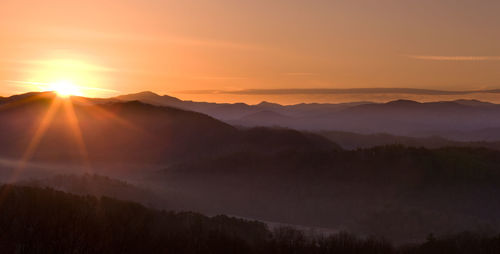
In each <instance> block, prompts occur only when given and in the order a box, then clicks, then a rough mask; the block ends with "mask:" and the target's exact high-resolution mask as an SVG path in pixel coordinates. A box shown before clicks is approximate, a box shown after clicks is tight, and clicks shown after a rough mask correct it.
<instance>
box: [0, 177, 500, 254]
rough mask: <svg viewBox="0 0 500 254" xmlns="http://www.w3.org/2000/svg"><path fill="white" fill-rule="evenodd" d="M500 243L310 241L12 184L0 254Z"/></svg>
mask: <svg viewBox="0 0 500 254" xmlns="http://www.w3.org/2000/svg"><path fill="white" fill-rule="evenodd" d="M499 251H500V237H488V236H481V235H475V234H471V233H469V234H460V235H456V236H448V237H443V238H436V237H433V236H431V237H429V238H428V240H427V241H426V242H425V243H423V244H419V245H413V246H405V247H401V248H395V247H393V246H392V245H391V244H390V243H389V242H387V241H385V240H383V239H377V238H361V237H356V236H354V235H351V234H347V233H339V234H334V235H329V236H310V235H307V234H305V233H304V232H301V231H299V230H295V229H292V228H286V227H284V228H278V229H275V230H269V229H268V228H267V226H266V225H265V224H263V223H260V222H253V221H247V220H243V219H236V218H230V217H227V216H223V215H220V216H215V217H207V216H204V215H201V214H197V213H190V212H167V211H159V210H154V209H150V208H146V207H144V206H142V205H139V204H137V203H133V202H126V201H119V200H115V199H111V198H106V197H102V198H96V197H93V196H77V195H72V194H68V193H64V192H60V191H56V190H53V189H41V188H33V187H20V186H12V185H5V186H2V187H1V189H0V253H242V254H245V253H296V254H301V253H304V254H305V253H308V254H310V253H311V254H315V253H317V254H323V253H325V254H326V253H408V254H413V253H499Z"/></svg>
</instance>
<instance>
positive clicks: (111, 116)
mask: <svg viewBox="0 0 500 254" xmlns="http://www.w3.org/2000/svg"><path fill="white" fill-rule="evenodd" d="M72 100H75V101H77V102H80V103H83V104H86V105H93V104H94V103H92V102H91V101H89V100H88V99H86V98H84V97H73V98H72ZM91 113H94V114H96V115H97V116H98V117H102V118H106V119H108V120H111V121H114V122H116V123H118V124H120V125H121V126H123V127H126V128H128V129H130V130H134V131H137V132H144V130H142V129H141V128H139V127H138V126H137V125H135V124H133V123H131V122H130V121H127V120H125V119H123V118H121V117H119V116H117V115H116V114H114V113H113V112H110V111H108V110H106V109H104V108H102V107H100V106H99V105H95V107H93V108H92V111H91Z"/></svg>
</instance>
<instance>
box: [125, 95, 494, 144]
mask: <svg viewBox="0 0 500 254" xmlns="http://www.w3.org/2000/svg"><path fill="white" fill-rule="evenodd" d="M116 99H119V100H126V101H128V100H140V101H143V102H146V103H151V104H155V105H163V106H172V107H177V108H181V109H186V110H192V111H197V112H201V113H204V114H207V115H210V116H212V117H214V118H217V119H220V120H222V121H225V122H227V123H230V124H233V125H239V126H249V127H252V126H281V127H287V128H293V129H299V130H308V131H347V132H356V133H362V134H374V133H387V134H392V135H403V136H413V137H427V136H441V137H444V138H447V139H452V140H457V141H496V140H500V131H499V130H500V105H497V104H492V103H487V102H481V101H476V100H457V101H443V102H427V103H420V102H416V101H409V100H397V101H391V102H387V103H370V102H356V103H341V104H297V105H279V104H275V103H269V102H262V103H260V104H257V105H247V104H242V103H236V104H219V103H205V102H192V101H182V100H179V99H177V98H174V97H170V96H159V95H156V94H154V93H151V92H144V93H138V94H130V95H125V96H120V97H117V98H116Z"/></svg>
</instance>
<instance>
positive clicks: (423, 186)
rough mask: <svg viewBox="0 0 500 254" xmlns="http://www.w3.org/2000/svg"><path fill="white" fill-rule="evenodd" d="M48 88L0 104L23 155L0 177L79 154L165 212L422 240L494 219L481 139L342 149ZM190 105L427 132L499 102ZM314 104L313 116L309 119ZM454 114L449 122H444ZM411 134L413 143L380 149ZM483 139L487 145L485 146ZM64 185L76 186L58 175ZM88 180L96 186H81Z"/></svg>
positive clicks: (319, 138) (0, 129)
mask: <svg viewBox="0 0 500 254" xmlns="http://www.w3.org/2000/svg"><path fill="white" fill-rule="evenodd" d="M154 97H155V98H156V96H154ZM54 98H55V95H54V94H52V93H30V94H25V95H19V96H14V97H9V98H4V99H3V100H2V101H1V102H0V143H1V144H2V146H0V158H8V159H9V160H10V161H13V160H14V161H15V160H20V159H25V160H27V161H29V162H30V165H28V166H27V167H26V168H21V167H16V165H15V163H8V164H5V166H2V167H1V168H0V170H1V171H2V175H7V176H9V175H23V174H27V173H28V172H29V171H30V170H32V168H31V167H32V165H33V164H43V167H44V168H45V169H46V171H45V172H49V173H48V174H50V172H51V171H50V169H51V168H52V167H53V168H54V169H55V168H56V166H57V167H60V166H61V165H68V167H70V168H71V167H72V166H74V165H81V164H83V162H84V161H87V162H88V163H89V164H90V168H91V170H93V172H97V173H98V174H100V175H103V176H110V175H111V177H113V178H115V179H119V180H125V181H127V182H130V183H134V184H137V183H139V184H138V185H137V186H147V189H148V190H150V191H152V192H153V195H154V197H158V196H159V197H161V198H160V199H156V198H154V197H153V200H154V202H163V200H165V203H166V204H160V205H161V206H164V207H169V208H179V209H184V210H194V211H200V212H204V213H206V214H221V213H222V214H232V215H237V216H241V217H247V218H255V219H259V220H265V221H274V222H279V223H286V224H297V225H305V226H318V227H322V228H330V229H336V230H342V229H345V230H349V231H355V232H360V233H363V234H368V235H373V234H375V235H378V236H383V237H389V238H390V239H394V240H398V241H411V240H415V239H423V238H425V236H426V235H428V234H429V232H433V233H446V232H459V231H463V230H474V229H484V228H486V229H493V230H495V229H498V225H499V223H498V220H497V217H498V213H499V212H500V203H499V202H498V201H497V197H498V195H500V171H499V170H498V165H500V151H498V150H494V149H487V148H484V147H482V146H481V145H479V144H478V143H474V145H470V146H469V145H467V144H465V143H460V142H456V141H447V140H443V139H442V138H435V140H436V143H437V144H438V145H436V146H432V142H433V139H430V140H422V139H414V138H408V137H396V136H391V135H388V136H382V137H372V136H371V135H369V136H362V135H360V134H352V133H351V134H352V135H355V136H354V138H349V139H350V141H349V142H351V144H352V142H353V140H354V139H355V138H361V141H359V143H360V144H361V145H364V146H362V147H365V148H363V149H355V150H344V149H342V148H341V147H340V146H339V145H337V144H336V143H337V142H339V143H342V144H343V145H344V146H345V144H346V143H348V142H346V143H343V142H345V139H342V138H343V137H345V136H342V135H344V134H342V135H340V137H339V136H335V132H331V131H328V132H319V131H318V133H317V134H314V133H311V132H303V131H298V130H293V129H283V128H269V127H253V128H238V127H234V126H232V125H230V124H228V123H225V122H222V121H220V120H217V119H215V118H213V117H211V116H208V115H206V114H202V113H199V112H193V111H189V110H186V109H180V106H179V105H177V107H173V106H158V105H151V104H148V103H146V102H140V101H137V100H132V98H129V99H125V98H120V99H118V98H112V99H90V98H78V97H73V98H71V99H70V101H71V102H72V105H73V106H72V107H70V106H68V104H66V103H67V102H68V101H64V100H56V99H54ZM160 98H163V97H160ZM165 98H167V99H168V100H171V101H177V103H180V104H181V105H182V104H184V102H182V101H181V102H179V101H178V100H175V99H172V98H169V97H165ZM58 101H59V102H58ZM57 103H60V104H57ZM150 103H153V102H150ZM155 104H158V103H155ZM471 104H472V105H471ZM57 105H59V107H55V106H57ZM188 105H196V106H199V107H201V108H202V109H206V108H210V109H211V110H214V111H215V112H218V111H217V110H218V109H219V108H220V107H221V108H223V109H224V110H223V111H221V112H225V113H227V112H233V113H234V114H235V115H236V113H238V114H239V113H241V110H240V109H239V108H244V109H252V110H253V109H255V108H257V110H255V111H253V112H250V111H247V113H246V114H245V115H244V116H243V115H242V116H241V117H240V118H241V119H245V118H244V117H246V119H247V121H250V120H252V121H260V119H268V120H269V121H274V119H282V118H285V119H289V118H291V119H294V123H295V124H305V125H307V124H310V123H309V122H300V121H298V122H296V119H302V120H304V121H305V120H308V121H312V120H313V119H317V120H318V121H319V120H321V119H322V118H323V117H328V118H327V120H328V121H334V122H335V123H339V124H340V123H342V122H340V120H344V121H347V120H350V122H349V124H345V125H343V126H344V127H346V128H347V127H348V126H355V127H358V129H360V128H363V129H368V130H369V129H370V127H371V126H370V125H368V123H370V121H372V122H373V123H374V122H376V123H378V125H373V126H374V128H378V129H380V128H381V127H380V126H384V124H386V125H387V126H390V124H395V123H396V122H398V121H400V122H402V123H405V124H401V125H396V126H395V127H393V128H402V127H405V129H404V130H407V129H411V128H415V127H421V125H419V124H417V123H421V122H417V123H414V125H415V126H413V125H410V124H409V121H411V120H412V119H417V120H418V119H420V120H422V119H427V120H429V121H431V122H429V123H428V124H429V126H431V127H433V128H435V127H440V126H441V125H443V126H448V127H449V126H454V125H459V124H464V122H460V121H458V120H461V121H462V120H463V119H462V118H461V117H464V116H461V113H462V112H463V113H464V115H465V116H466V117H465V118H464V119H471V117H474V114H473V113H480V112H482V114H484V115H479V116H476V117H479V118H478V119H479V120H481V121H483V122H484V123H487V122H488V121H491V122H492V123H495V121H497V120H496V119H494V118H491V119H490V118H484V119H483V118H482V117H484V116H485V115H486V116H493V115H494V114H496V112H497V105H491V104H487V103H481V102H475V101H474V102H472V101H454V102H442V103H417V102H412V101H395V102H390V103H384V104H374V103H360V104H340V105H335V104H332V105H330V104H326V105H321V104H304V105H295V106H281V105H277V104H271V103H262V104H259V105H254V106H251V105H245V104H210V103H200V104H198V103H194V102H188ZM203 105H209V106H206V107H205V106H203ZM54 109H57V110H54ZM280 110H282V111H280ZM457 110H458V111H457ZM72 112H74V114H73V113H72ZM289 112H293V113H294V114H297V115H296V116H294V115H291V114H290V113H289ZM305 112H308V113H305ZM311 112H312V113H311ZM314 112H316V113H317V114H318V115H317V116H316V117H312V116H314V114H313V113H314ZM299 114H302V116H301V117H302V118H301V117H300V116H298V115H299ZM372 114H374V115H372ZM489 114H491V115H489ZM308 116H311V117H312V118H307V117H308ZM450 116H451V117H450ZM342 117H343V118H342ZM356 117H359V119H358V118H356ZM445 117H446V119H441V118H445ZM379 118H381V119H385V120H387V121H392V122H388V123H384V122H383V121H381V120H379ZM48 119H52V120H51V121H49V120H48ZM256 119H257V120H256ZM450 119H458V120H457V122H451V123H446V121H450ZM361 120H363V121H365V120H366V121H367V122H363V121H361ZM479 120H478V121H479ZM433 121H435V122H433ZM228 122H229V121H228ZM336 126H340V125H336ZM377 126H378V127H377ZM327 127H328V126H327ZM450 128H451V127H450ZM317 129H321V128H317ZM325 129H326V128H325ZM358 129H355V130H358ZM41 134H43V135H41ZM320 134H321V135H320ZM80 135H81V136H80ZM348 135H349V134H347V136H348ZM340 141H342V142H340ZM392 141H394V142H392ZM370 142H371V143H370ZM378 142H380V143H378ZM411 142H415V144H416V145H415V146H423V147H418V148H417V147H406V146H403V145H386V144H392V143H395V144H398V143H401V144H410V145H411ZM447 142H449V143H447ZM422 143H423V144H424V145H420V144H422ZM457 144H458V145H457ZM372 145H375V146H376V147H371V146H372ZM377 145H382V146H377ZM449 145H452V146H466V147H448V146H449ZM485 146H487V147H491V148H494V145H493V144H489V143H488V145H485ZM425 147H427V148H425ZM350 148H355V146H352V147H350ZM430 148H432V149H430ZM53 171H54V173H52V174H58V173H59V172H56V170H53ZM74 171H76V170H74ZM74 171H73V172H71V170H68V172H66V173H68V174H69V173H76V172H74ZM66 173H65V174H66ZM40 178H41V179H42V181H34V182H33V181H32V183H35V184H39V185H41V186H53V185H57V186H56V187H58V188H60V189H63V188H64V189H68V187H77V185H81V187H82V189H80V190H74V189H73V190H72V191H74V192H81V193H85V192H90V191H91V190H92V189H91V188H92V187H93V186H96V187H98V186H102V185H105V186H107V185H110V184H111V183H110V182H109V181H108V179H102V178H99V177H97V178H96V177H84V178H82V179H74V178H71V177H70V178H68V177H62V178H61V177H59V178H57V177H56V178H51V177H50V175H43V176H41V177H40ZM43 179H45V180H43ZM47 179H49V180H47ZM50 179H52V180H50ZM2 180H5V179H2ZM61 181H63V182H65V183H67V182H73V184H72V185H71V186H68V185H67V184H64V185H61V184H60V182H61ZM88 181H92V182H95V184H88V185H87V182H88ZM110 187H111V186H110ZM114 189H115V188H107V189H102V190H101V192H96V193H112V192H113V190H114ZM116 189H120V190H123V192H126V191H130V192H127V193H130V194H129V195H132V194H133V195H136V194H137V195H136V196H135V197H134V200H137V201H141V200H142V199H144V200H142V201H143V202H145V203H147V202H151V199H150V196H149V194H147V195H146V194H141V193H139V192H136V190H135V189H134V188H132V189H130V188H129V187H127V186H124V185H122V184H117V185H116ZM91 193H93V192H91ZM117 196H118V195H117ZM495 232H496V231H495Z"/></svg>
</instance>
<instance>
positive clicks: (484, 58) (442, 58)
mask: <svg viewBox="0 0 500 254" xmlns="http://www.w3.org/2000/svg"><path fill="white" fill-rule="evenodd" d="M404 56H406V57H409V58H412V59H418V60H431V61H500V56H431V55H404Z"/></svg>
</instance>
